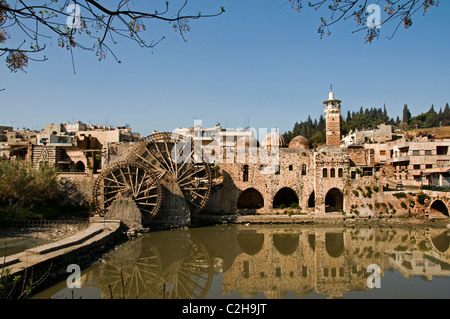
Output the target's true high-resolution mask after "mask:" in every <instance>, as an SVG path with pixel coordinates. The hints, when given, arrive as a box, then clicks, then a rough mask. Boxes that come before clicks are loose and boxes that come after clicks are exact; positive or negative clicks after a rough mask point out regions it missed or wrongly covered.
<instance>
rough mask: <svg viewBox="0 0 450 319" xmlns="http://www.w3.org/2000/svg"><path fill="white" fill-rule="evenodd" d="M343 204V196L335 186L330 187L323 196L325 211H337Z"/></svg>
mask: <svg viewBox="0 0 450 319" xmlns="http://www.w3.org/2000/svg"><path fill="white" fill-rule="evenodd" d="M343 206H344V196H343V195H342V192H341V191H340V190H339V189H337V188H332V189H330V190H329V191H328V193H327V195H326V196H325V212H338V211H339V210H342V208H343Z"/></svg>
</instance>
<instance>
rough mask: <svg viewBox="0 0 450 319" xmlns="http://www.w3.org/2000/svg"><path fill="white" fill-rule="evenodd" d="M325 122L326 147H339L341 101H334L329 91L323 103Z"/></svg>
mask: <svg viewBox="0 0 450 319" xmlns="http://www.w3.org/2000/svg"><path fill="white" fill-rule="evenodd" d="M323 105H324V111H325V121H326V130H327V131H326V136H327V145H336V146H340V145H341V101H339V100H335V99H334V93H333V91H330V94H329V95H328V100H327V101H324V102H323Z"/></svg>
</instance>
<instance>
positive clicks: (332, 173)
mask: <svg viewBox="0 0 450 319" xmlns="http://www.w3.org/2000/svg"><path fill="white" fill-rule="evenodd" d="M335 176H336V173H335V170H334V168H332V169H330V177H335Z"/></svg>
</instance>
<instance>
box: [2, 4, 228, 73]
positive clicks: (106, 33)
mask: <svg viewBox="0 0 450 319" xmlns="http://www.w3.org/2000/svg"><path fill="white" fill-rule="evenodd" d="M174 2H175V5H173V6H172V5H169V2H168V1H166V2H165V3H164V2H161V3H159V4H154V3H153V1H152V2H151V3H150V1H142V2H141V1H138V2H136V1H129V0H111V1H94V0H79V1H76V0H75V1H69V0H66V1H58V0H33V1H26V0H18V1H12V0H0V45H1V46H2V47H0V56H4V55H6V65H7V66H8V68H9V69H10V70H11V71H12V72H17V71H18V70H24V68H25V67H26V66H27V65H28V62H29V60H41V61H42V60H46V59H47V58H46V57H45V55H42V54H43V51H44V50H45V48H46V46H47V44H48V43H49V42H50V43H51V42H52V39H53V38H56V39H57V41H54V42H57V43H58V45H59V46H60V47H62V48H65V49H67V50H68V51H70V52H72V50H73V49H74V48H80V49H83V50H90V51H93V52H95V54H96V56H98V58H99V59H104V58H105V57H106V55H107V53H108V52H109V53H111V54H112V55H113V56H114V58H116V60H117V61H118V62H120V60H119V59H118V58H117V57H116V56H115V55H114V53H113V51H112V45H114V44H116V43H117V42H118V40H119V38H126V39H128V40H132V41H133V42H135V43H136V44H137V45H138V46H140V47H143V48H153V47H154V46H155V45H157V44H158V43H159V42H160V41H161V40H163V39H164V36H160V37H156V40H151V41H146V40H145V39H144V32H145V31H147V30H148V29H149V23H150V21H159V22H164V23H169V24H170V26H171V28H173V29H174V30H175V31H176V32H178V33H179V34H180V35H181V36H182V37H183V39H184V40H185V38H184V34H185V33H186V32H189V31H190V30H191V28H190V21H192V20H195V19H200V18H206V17H215V16H218V15H221V14H222V13H223V12H225V9H224V8H223V7H220V8H218V10H217V12H215V13H213V14H202V13H201V12H196V13H185V11H186V10H187V4H188V1H187V0H185V1H184V2H177V1H176V0H174ZM37 55H38V56H37Z"/></svg>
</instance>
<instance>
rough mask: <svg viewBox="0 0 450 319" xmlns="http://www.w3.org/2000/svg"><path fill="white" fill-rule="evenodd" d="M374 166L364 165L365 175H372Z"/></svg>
mask: <svg viewBox="0 0 450 319" xmlns="http://www.w3.org/2000/svg"><path fill="white" fill-rule="evenodd" d="M372 175H373V167H363V176H372Z"/></svg>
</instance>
